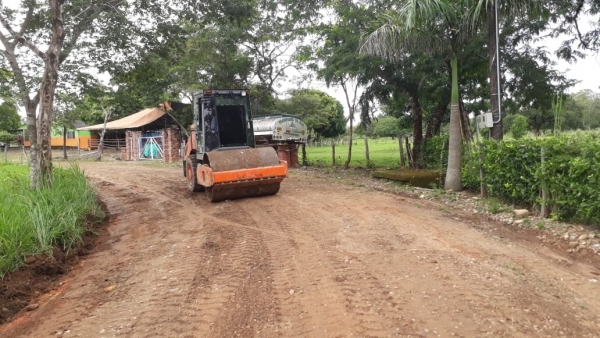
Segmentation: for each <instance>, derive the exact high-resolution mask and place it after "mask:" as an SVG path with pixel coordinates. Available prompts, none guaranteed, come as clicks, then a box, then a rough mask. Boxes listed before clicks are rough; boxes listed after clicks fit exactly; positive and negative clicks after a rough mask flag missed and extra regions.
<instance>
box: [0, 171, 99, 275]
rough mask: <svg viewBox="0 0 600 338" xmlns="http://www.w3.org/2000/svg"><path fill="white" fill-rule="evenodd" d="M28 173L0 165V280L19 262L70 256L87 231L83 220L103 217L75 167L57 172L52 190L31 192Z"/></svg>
mask: <svg viewBox="0 0 600 338" xmlns="http://www.w3.org/2000/svg"><path fill="white" fill-rule="evenodd" d="M27 174H28V171H27V167H24V166H16V165H0V277H1V276H3V275H4V274H6V273H8V272H10V271H13V270H15V269H17V268H18V267H19V266H21V265H22V264H23V256H25V255H34V254H38V253H42V252H51V251H52V248H53V247H55V246H57V247H60V248H61V249H62V250H64V251H68V250H70V249H72V248H74V247H76V246H78V245H79V244H80V243H81V241H82V236H83V234H84V233H85V231H86V229H87V228H86V217H88V216H95V217H102V216H103V211H102V209H101V208H100V206H99V204H98V201H97V198H96V195H95V193H94V191H93V189H92V188H91V187H90V186H89V184H88V183H87V180H86V178H85V175H84V173H83V172H82V171H81V170H79V168H78V167H76V166H73V167H71V168H70V169H62V168H55V169H54V180H53V185H52V187H51V188H43V189H40V190H32V189H31V188H29V180H28V175H27Z"/></svg>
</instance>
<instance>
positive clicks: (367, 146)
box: [365, 134, 371, 167]
mask: <svg viewBox="0 0 600 338" xmlns="http://www.w3.org/2000/svg"><path fill="white" fill-rule="evenodd" d="M365 157H366V158H367V167H368V166H370V165H371V158H370V156H369V138H368V137H367V134H365Z"/></svg>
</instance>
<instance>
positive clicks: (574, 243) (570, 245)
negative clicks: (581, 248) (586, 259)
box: [569, 241, 579, 248]
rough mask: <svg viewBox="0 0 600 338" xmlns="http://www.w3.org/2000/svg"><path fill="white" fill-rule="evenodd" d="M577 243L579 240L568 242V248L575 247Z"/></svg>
mask: <svg viewBox="0 0 600 338" xmlns="http://www.w3.org/2000/svg"><path fill="white" fill-rule="evenodd" d="M578 245H579V242H575V241H573V242H569V248H576V247H577V246H578Z"/></svg>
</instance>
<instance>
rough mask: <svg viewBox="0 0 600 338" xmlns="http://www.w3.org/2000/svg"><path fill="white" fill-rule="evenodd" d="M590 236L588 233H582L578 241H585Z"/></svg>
mask: <svg viewBox="0 0 600 338" xmlns="http://www.w3.org/2000/svg"><path fill="white" fill-rule="evenodd" d="M587 238H588V235H581V236H579V237H578V238H577V240H578V241H585V240H586V239H587Z"/></svg>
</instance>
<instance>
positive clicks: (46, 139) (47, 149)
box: [32, 0, 65, 187]
mask: <svg viewBox="0 0 600 338" xmlns="http://www.w3.org/2000/svg"><path fill="white" fill-rule="evenodd" d="M63 6H64V0H50V13H51V18H52V37H51V39H50V44H49V46H48V51H47V52H46V53H45V62H44V63H45V67H44V76H43V77H42V84H41V86H40V99H41V104H40V114H39V117H38V134H39V139H38V140H37V141H38V145H39V148H40V150H41V153H40V154H39V163H38V166H39V174H40V175H39V179H40V181H38V182H37V186H38V187H39V186H40V184H41V185H51V184H52V147H51V144H50V139H51V137H52V136H51V126H52V113H53V108H54V93H55V91H56V84H57V83H58V69H59V66H60V60H59V57H60V52H61V50H62V45H63V42H64V40H65V31H64V27H63ZM32 157H33V154H32Z"/></svg>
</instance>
